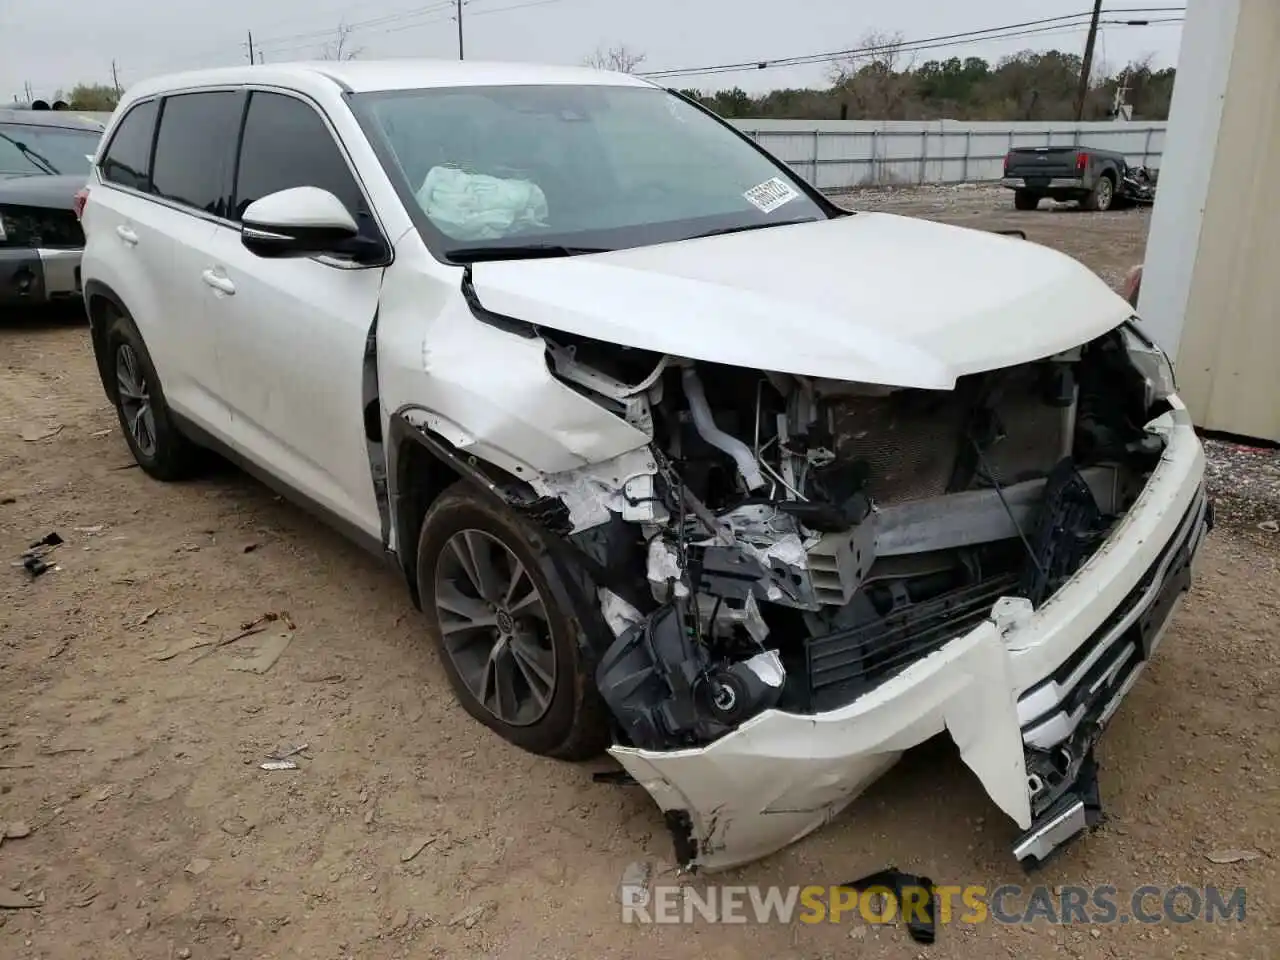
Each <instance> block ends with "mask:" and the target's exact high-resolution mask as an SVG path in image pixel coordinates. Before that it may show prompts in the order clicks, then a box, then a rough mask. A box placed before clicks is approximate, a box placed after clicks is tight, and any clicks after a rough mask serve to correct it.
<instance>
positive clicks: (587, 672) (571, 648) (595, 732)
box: [417, 481, 610, 760]
mask: <svg viewBox="0 0 1280 960" xmlns="http://www.w3.org/2000/svg"><path fill="white" fill-rule="evenodd" d="M459 537H461V538H463V540H462V541H459V540H457V539H455V538H459ZM485 538H488V540H486V539H485ZM477 540H478V542H479V543H489V546H488V548H487V549H490V550H493V549H494V548H493V546H492V543H491V542H490V541H496V542H497V543H498V544H499V545H500V546H501V547H505V548H506V551H508V554H503V553H502V552H501V551H500V550H498V551H496V553H497V556H498V557H500V558H501V557H504V556H505V557H507V560H506V561H504V562H509V558H510V557H511V556H513V557H514V558H515V559H516V560H518V561H519V564H520V565H521V566H522V567H523V570H524V573H525V574H526V575H527V578H528V579H527V581H521V583H522V584H525V583H527V584H531V585H532V587H533V588H534V589H536V591H537V593H538V594H539V595H540V597H541V606H542V608H543V609H544V611H545V615H546V616H545V619H540V618H537V617H527V618H524V619H526V620H528V621H530V622H532V623H534V624H535V625H536V627H537V631H538V633H539V634H540V636H539V637H538V638H537V639H536V640H535V641H534V642H535V643H537V644H539V652H541V653H545V654H551V655H553V656H554V673H553V677H554V680H553V682H552V683H550V684H549V685H548V686H549V687H550V694H549V696H548V697H547V703H546V705H545V706H544V707H543V708H542V710H543V712H542V713H541V714H540V715H538V716H536V718H535V719H532V720H529V721H527V722H523V723H519V724H516V723H510V722H507V720H505V719H503V718H502V717H500V716H498V715H497V714H496V713H495V712H494V710H493V709H491V708H490V706H486V704H485V703H484V701H483V700H482V699H481V697H480V696H477V694H476V693H475V692H474V691H473V690H472V687H471V686H470V685H469V684H468V682H467V680H466V679H464V678H463V676H462V673H461V671H460V669H459V664H458V662H455V656H458V657H459V659H464V656H465V651H464V652H463V653H459V654H455V653H451V652H450V649H449V647H448V646H446V643H445V631H444V629H442V626H446V625H447V626H450V627H452V628H453V629H452V633H451V636H452V637H453V639H452V640H451V644H452V645H454V646H455V647H457V646H458V645H460V644H461V645H463V646H465V645H467V644H470V645H472V646H478V647H480V648H481V649H483V648H484V646H485V645H486V644H491V645H492V646H491V648H490V651H489V658H490V661H489V662H488V663H486V665H485V667H484V668H480V669H481V670H482V671H483V670H484V669H489V668H490V667H489V663H493V662H496V661H497V660H498V659H499V658H501V657H503V656H504V655H505V657H506V658H507V660H506V661H504V662H505V663H507V664H508V665H509V667H508V669H510V665H514V666H515V667H518V668H519V669H520V670H521V673H522V677H518V678H517V680H520V681H522V684H523V691H524V692H525V693H526V694H529V693H530V691H531V690H532V687H533V683H532V678H531V677H530V675H529V671H528V670H527V669H526V667H525V666H523V665H522V663H521V660H522V658H520V657H517V656H515V654H514V652H512V650H511V648H512V647H514V645H515V643H516V640H515V635H514V634H512V635H510V636H509V637H508V640H507V641H506V643H507V645H506V646H504V647H503V648H502V652H498V649H499V645H500V644H502V643H503V642H504V641H502V640H501V638H500V636H499V631H501V630H503V629H512V630H515V629H516V628H515V627H514V626H510V625H511V624H513V622H514V621H513V619H512V615H508V616H507V619H506V623H507V624H508V627H506V628H503V627H499V626H496V625H495V626H494V627H493V628H492V630H493V636H490V635H489V633H488V630H489V628H488V627H471V626H467V625H465V624H466V621H467V620H468V619H470V618H469V617H467V616H466V615H463V619H462V620H456V619H453V614H452V612H451V611H449V610H447V609H444V610H442V609H441V607H440V606H439V605H438V604H439V600H440V597H439V593H438V587H441V586H446V585H449V586H452V587H453V588H454V589H456V588H458V586H459V585H460V584H459V581H460V580H462V579H464V578H462V577H457V576H455V577H453V578H448V577H446V576H445V574H447V573H448V572H449V569H450V567H449V564H450V563H451V562H453V556H456V553H457V552H456V550H455V545H456V544H459V543H460V542H468V543H475V542H477ZM449 551H453V555H452V556H451V555H449V554H448V553H447V552H449ZM544 553H545V547H544V546H543V545H542V543H541V542H540V538H539V535H538V534H537V533H536V532H534V531H532V530H530V529H528V528H527V527H526V525H525V524H524V523H523V522H522V521H521V520H520V519H519V518H518V517H517V516H515V515H514V514H513V513H512V512H511V511H509V510H507V509H506V508H505V507H504V506H503V505H502V504H500V503H498V502H497V501H496V500H494V499H493V498H492V497H491V496H489V495H487V494H484V493H481V492H479V491H478V490H477V489H476V488H475V487H474V486H473V485H472V484H470V483H469V482H467V481H461V482H459V483H456V484H454V485H453V486H452V487H450V488H449V489H448V490H446V491H445V492H444V493H442V494H441V495H440V497H439V498H438V499H437V500H436V501H435V503H433V504H432V505H431V508H430V510H428V511H427V516H426V518H425V519H424V520H423V522H422V529H421V531H420V533H419V535H418V566H417V579H418V593H419V596H420V597H421V598H422V609H423V612H424V614H425V615H426V617H427V620H428V623H429V625H430V632H431V635H432V639H433V640H434V642H435V646H436V649H437V650H438V651H439V654H440V662H441V664H442V665H443V667H444V670H445V675H446V676H447V677H448V678H449V683H450V685H451V686H452V687H453V690H454V693H455V695H456V696H457V698H458V700H459V701H460V702H461V703H462V706H463V708H464V709H465V710H466V711H467V713H469V714H471V716H472V717H474V718H475V719H476V720H479V721H480V722H481V723H483V724H484V725H485V726H487V727H488V728H489V729H491V730H493V731H495V732H496V733H498V734H499V735H500V736H501V737H503V739H505V740H507V741H509V742H511V743H513V744H515V745H516V746H518V747H521V748H523V749H525V750H528V751H529V752H531V753H536V754H541V755H543V756H549V757H555V758H557V759H561V760H586V759H590V758H591V757H594V756H597V755H598V754H600V752H601V751H603V750H604V749H605V747H607V746H608V745H609V743H610V733H609V729H610V728H609V723H608V719H607V708H606V707H605V705H604V702H603V700H601V699H600V695H599V693H598V692H597V690H596V686H595V680H594V677H593V665H590V664H588V663H586V662H585V661H584V658H583V656H582V652H581V650H580V649H579V647H578V639H577V637H578V632H579V630H578V625H577V623H576V622H575V621H574V619H573V617H572V615H571V613H570V612H569V611H566V610H564V609H562V608H561V606H560V604H559V603H558V602H557V600H556V597H555V595H554V594H553V592H552V591H551V589H550V585H549V583H548V581H547V576H546V574H545V573H544V572H543V569H542V564H541V558H542V556H543V554H544ZM492 555H493V554H490V556H492ZM474 559H475V554H474V553H473V554H472V560H473V561H474ZM495 562H496V561H495ZM473 565H474V564H473ZM454 569H455V572H456V568H454ZM438 574H439V576H440V578H441V579H439V580H438ZM503 575H505V571H504V573H503ZM482 579H483V578H482ZM498 579H499V580H500V581H501V579H502V576H500V577H499V578H498ZM510 582H512V584H513V585H514V580H512V581H510ZM467 586H469V584H465V585H464V587H467ZM464 592H467V590H466V589H464ZM499 592H500V591H499ZM514 592H515V593H525V589H524V587H523V586H522V587H520V588H518V589H515V591H514ZM511 593H512V591H511V590H508V591H507V594H508V597H510V596H511ZM450 599H453V600H454V602H455V603H456V594H455V595H453V596H451V597H446V602H448V601H449V600H450ZM464 599H467V600H468V602H469V603H476V602H480V601H477V600H474V599H472V594H471V593H469V592H468V596H467V597H466V598H464ZM507 606H510V604H507ZM513 612H514V611H513ZM446 615H448V616H449V623H448V624H445V617H446ZM494 616H495V618H496V617H500V616H501V614H500V613H495V614H494ZM497 622H498V623H501V622H502V621H501V620H498V621H497ZM460 624H463V625H461V626H460ZM521 629H525V628H521ZM459 635H461V639H459ZM523 663H524V664H527V663H528V659H527V656H526V657H525V658H524V659H523ZM492 669H495V670H496V669H498V668H497V667H493V668H492ZM469 673H470V674H471V679H472V682H473V683H475V682H477V681H479V682H480V683H481V684H482V687H481V689H482V690H485V689H488V684H487V680H479V678H478V677H477V672H476V671H475V670H472V671H469ZM495 676H496V675H495ZM497 684H498V681H497V680H496V679H495V680H494V690H495V695H494V698H495V701H497V702H496V703H495V706H496V707H498V708H499V709H500V708H501V698H500V696H499V695H498V693H497ZM508 689H511V688H510V687H508ZM533 696H534V698H535V699H536V694H534V695H533ZM534 712H535V711H533V710H530V711H529V715H530V716H532V715H533V714H534Z"/></svg>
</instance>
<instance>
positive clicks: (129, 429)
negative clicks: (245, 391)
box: [106, 311, 202, 481]
mask: <svg viewBox="0 0 1280 960" xmlns="http://www.w3.org/2000/svg"><path fill="white" fill-rule="evenodd" d="M106 348H107V350H106V367H107V376H109V377H110V378H111V391H110V393H111V398H112V401H113V402H114V403H115V407H116V415H117V417H118V418H119V420H120V431H121V433H123V434H124V439H125V442H126V443H127V444H128V445H129V450H130V452H132V453H133V458H134V459H135V460H136V461H138V466H140V467H141V468H142V469H143V470H144V471H146V473H147V474H148V475H150V476H152V477H154V478H155V479H157V480H164V481H173V480H184V479H186V478H188V477H190V476H192V475H193V474H194V473H196V472H197V471H198V470H199V468H200V466H201V463H202V458H201V456H200V453H201V451H200V449H199V448H198V447H197V446H196V445H195V444H193V443H192V442H191V441H190V440H188V439H187V438H186V437H185V436H183V434H182V431H180V430H179V429H178V427H177V425H176V424H175V423H174V420H173V414H172V413H171V412H170V410H169V405H168V404H167V403H166V402H165V399H164V388H163V387H162V386H161V385H160V377H159V376H158V375H157V374H156V368H155V365H154V364H153V363H152V362H151V354H150V353H148V352H147V347H146V344H145V343H143V341H142V335H141V334H139V333H138V328H137V327H136V326H134V323H133V320H132V319H130V318H129V317H128V316H127V315H126V314H123V313H120V312H118V311H117V312H115V314H114V315H113V316H112V317H110V318H109V320H108V321H107V331H106ZM130 366H131V367H132V369H133V371H134V375H135V376H136V377H140V378H141V380H140V382H139V383H137V384H133V385H132V386H135V387H138V386H140V387H141V393H142V394H143V395H144V396H145V398H146V400H145V405H146V406H147V407H148V408H149V411H150V417H149V418H147V417H145V416H144V417H142V418H141V419H142V420H143V422H144V426H143V430H142V433H139V431H138V430H137V429H135V427H134V424H135V423H136V422H137V414H136V413H135V412H134V411H135V409H136V407H135V403H136V402H137V401H136V399H135V398H134V397H132V396H129V395H128V394H130V393H132V392H133V391H132V390H131V389H130V386H131V385H130V384H129V383H128V382H127V380H128V376H129V375H128V373H127V368H129V367H130Z"/></svg>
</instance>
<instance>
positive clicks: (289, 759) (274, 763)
mask: <svg viewBox="0 0 1280 960" xmlns="http://www.w3.org/2000/svg"><path fill="white" fill-rule="evenodd" d="M309 746H310V744H308V743H303V744H300V745H299V746H296V747H293V748H291V749H289V750H280V751H277V752H276V753H275V754H274V755H273V756H270V757H268V758H267V759H266V760H264V761H263V762H262V763H260V764H258V766H259V767H260V768H261V769H263V770H297V769H298V761H296V760H294V759H293V758H294V757H296V756H299V755H301V754H303V753H305V752H306V750H307V748H308V747H309Z"/></svg>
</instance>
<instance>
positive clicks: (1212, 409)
mask: <svg viewBox="0 0 1280 960" xmlns="http://www.w3.org/2000/svg"><path fill="white" fill-rule="evenodd" d="M1222 2H1223V0H1193V2H1192V7H1191V9H1190V10H1189V11H1188V13H1189V14H1190V13H1193V12H1195V13H1198V14H1199V15H1200V17H1201V18H1203V20H1204V21H1205V22H1206V24H1207V23H1212V22H1213V18H1212V10H1204V9H1201V10H1197V5H1198V6H1200V7H1214V6H1216V5H1217V4H1220V3H1222ZM1235 5H1236V6H1238V13H1237V16H1236V22H1235V27H1234V38H1233V40H1232V43H1231V50H1230V53H1229V54H1228V53H1227V52H1226V51H1223V50H1220V49H1219V50H1214V51H1205V52H1206V54H1209V53H1212V55H1213V56H1214V58H1215V61H1216V62H1217V63H1220V62H1221V61H1222V60H1224V59H1227V57H1228V56H1229V68H1228V72H1227V80H1226V87H1225V94H1224V95H1223V97H1222V99H1221V108H1220V110H1219V111H1218V112H1219V117H1218V121H1217V131H1216V135H1212V136H1210V135H1208V134H1206V135H1205V136H1204V137H1203V139H1200V140H1198V141H1197V142H1194V143H1191V142H1189V143H1187V145H1186V147H1185V150H1186V151H1187V154H1188V155H1187V156H1186V157H1184V159H1185V162H1186V165H1187V167H1188V168H1190V169H1189V171H1188V172H1190V171H1196V172H1198V173H1199V175H1200V176H1201V177H1202V178H1203V181H1204V182H1196V181H1193V180H1192V179H1191V177H1190V176H1188V177H1187V180H1188V185H1187V192H1188V193H1191V192H1192V190H1198V191H1202V193H1196V194H1193V195H1194V196H1200V195H1202V196H1203V201H1202V204H1201V206H1200V207H1199V208H1198V209H1197V208H1195V207H1193V206H1191V205H1190V204H1189V203H1188V204H1186V206H1185V209H1182V213H1181V215H1179V210H1180V209H1181V208H1180V206H1179V205H1178V204H1176V203H1175V204H1173V205H1172V206H1171V207H1170V208H1169V210H1166V211H1163V212H1161V214H1162V215H1161V222H1160V223H1159V224H1155V223H1153V224H1152V233H1153V241H1154V240H1155V239H1156V237H1157V233H1156V231H1158V230H1164V231H1167V232H1168V233H1169V234H1171V236H1170V237H1167V238H1163V239H1164V241H1165V243H1167V251H1168V253H1169V255H1168V256H1163V257H1162V256H1161V250H1162V249H1165V243H1162V244H1161V246H1160V247H1159V248H1157V249H1156V250H1154V251H1153V252H1152V254H1151V259H1150V262H1151V267H1152V271H1153V273H1154V274H1155V277H1156V279H1157V281H1158V285H1157V286H1156V287H1155V288H1154V289H1152V290H1151V292H1150V295H1151V296H1152V297H1154V298H1155V299H1154V300H1153V301H1148V300H1147V292H1146V291H1144V297H1143V302H1144V304H1149V303H1154V304H1156V305H1157V306H1159V305H1160V304H1161V302H1162V299H1161V298H1162V297H1163V298H1164V299H1163V302H1164V303H1166V304H1172V307H1173V308H1174V309H1176V310H1177V312H1174V309H1167V312H1166V311H1162V312H1161V313H1160V314H1159V317H1158V320H1159V321H1160V323H1159V325H1160V327H1161V329H1162V330H1163V331H1164V332H1165V336H1166V340H1168V341H1169V342H1171V343H1175V344H1176V351H1177V352H1176V363H1177V374H1178V392H1179V394H1180V395H1181V396H1182V398H1183V400H1185V401H1186V404H1187V407H1188V408H1189V409H1190V411H1191V414H1192V417H1193V419H1194V420H1195V422H1196V424H1197V425H1198V426H1201V427H1204V428H1206V429H1209V430H1221V431H1225V432H1228V433H1234V434H1241V435H1243V436H1247V437H1257V438H1262V439H1266V440H1272V441H1280V270H1278V269H1277V251H1280V195H1278V194H1277V193H1276V191H1275V189H1274V184H1275V157H1276V155H1277V152H1280V110H1277V105H1278V104H1280V3H1277V2H1276V0H1235ZM1188 27H1189V28H1191V27H1192V21H1189V22H1188ZM1217 63H1215V67H1214V69H1209V68H1208V67H1207V66H1205V65H1200V69H1201V70H1202V71H1205V72H1206V73H1207V74H1208V75H1209V76H1210V77H1212V76H1215V70H1216V69H1218V67H1217ZM1189 80H1190V81H1191V82H1192V83H1195V82H1196V75H1195V74H1194V73H1193V74H1192V75H1191V76H1186V75H1182V74H1181V73H1180V75H1179V77H1178V85H1179V86H1182V85H1183V84H1184V83H1187V82H1188V81H1189ZM1175 122H1178V121H1176V120H1175ZM1188 139H1190V138H1188ZM1203 154H1207V155H1208V160H1207V161H1206V160H1205V158H1204V157H1203V156H1202V155H1203ZM1179 156H1182V153H1181V152H1180V153H1179ZM1166 189H1167V186H1166V185H1165V184H1161V190H1160V193H1161V195H1165V190H1166ZM1172 196H1173V197H1174V199H1175V201H1176V200H1177V198H1178V194H1177V193H1173V194H1172ZM1184 202H1185V200H1184ZM1170 211H1172V212H1170ZM1188 250H1192V251H1193V253H1190V254H1189V253H1188ZM1145 281H1146V278H1145V277H1144V284H1143V286H1144V287H1145V286H1146V282H1145ZM1184 290H1185V293H1184V292H1183V291H1184ZM1170 291H1172V295H1171V293H1170ZM1171 334H1172V336H1171Z"/></svg>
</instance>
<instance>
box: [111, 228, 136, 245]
mask: <svg viewBox="0 0 1280 960" xmlns="http://www.w3.org/2000/svg"><path fill="white" fill-rule="evenodd" d="M116 236H118V237H119V238H120V239H121V240H123V241H124V242H125V243H127V244H128V245H129V246H131V247H136V246H137V245H138V235H137V234H136V233H134V232H133V230H131V229H130V228H129V227H126V226H124V225H123V224H121V225H120V226H118V227H116Z"/></svg>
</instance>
